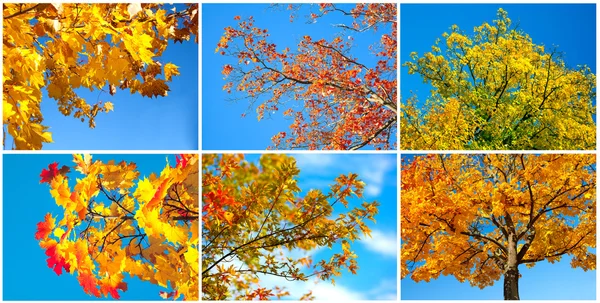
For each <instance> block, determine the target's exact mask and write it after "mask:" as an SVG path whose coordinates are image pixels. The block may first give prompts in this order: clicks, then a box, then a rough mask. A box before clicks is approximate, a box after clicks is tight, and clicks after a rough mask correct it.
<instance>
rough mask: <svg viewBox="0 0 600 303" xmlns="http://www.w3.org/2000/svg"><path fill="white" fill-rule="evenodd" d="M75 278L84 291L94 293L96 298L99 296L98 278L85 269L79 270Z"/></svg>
mask: <svg viewBox="0 0 600 303" xmlns="http://www.w3.org/2000/svg"><path fill="white" fill-rule="evenodd" d="M77 280H79V284H80V285H81V286H82V287H83V290H84V291H85V293H87V294H91V295H94V296H95V297H97V298H99V297H100V290H99V289H98V280H97V279H96V277H94V276H93V275H92V274H91V273H89V272H86V271H83V272H82V271H80V272H79V276H78V277H77Z"/></svg>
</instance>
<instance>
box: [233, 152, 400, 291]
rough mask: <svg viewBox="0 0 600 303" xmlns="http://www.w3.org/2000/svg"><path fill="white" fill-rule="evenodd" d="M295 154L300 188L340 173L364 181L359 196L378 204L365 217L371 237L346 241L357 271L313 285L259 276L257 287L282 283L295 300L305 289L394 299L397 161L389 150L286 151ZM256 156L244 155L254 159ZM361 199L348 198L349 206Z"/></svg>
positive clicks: (316, 256)
mask: <svg viewBox="0 0 600 303" xmlns="http://www.w3.org/2000/svg"><path fill="white" fill-rule="evenodd" d="M290 155H291V156H293V157H294V158H295V159H296V163H297V166H298V168H299V169H300V174H299V176H298V179H297V180H298V187H300V189H302V191H303V193H305V192H306V191H308V190H309V189H321V190H324V191H327V190H328V188H329V186H330V185H331V184H333V183H334V179H335V178H336V177H338V176H339V175H340V174H348V173H356V174H358V176H359V179H361V180H362V181H363V182H365V183H366V187H365V192H364V199H365V200H367V201H373V200H377V201H378V202H379V203H380V204H381V206H380V207H379V214H378V215H376V216H375V219H376V220H377V223H376V224H373V223H372V222H370V221H367V222H368V224H367V225H368V226H369V228H370V229H371V230H372V238H371V239H368V240H363V241H361V242H357V243H354V244H352V246H351V248H352V250H353V251H354V252H355V253H356V255H358V259H357V261H358V266H359V270H358V272H357V274H356V275H352V274H351V273H349V272H346V271H342V275H341V276H340V277H335V281H336V283H335V286H333V285H331V283H330V282H326V281H322V282H320V283H319V284H316V285H315V284H313V283H312V282H311V280H309V281H308V282H289V281H286V280H285V279H281V278H276V277H275V278H273V277H271V276H265V277H263V278H261V282H260V285H261V286H262V287H274V286H284V287H286V289H287V290H288V291H290V294H291V295H290V296H289V298H288V299H292V300H294V299H296V300H297V299H298V298H299V297H300V296H302V295H303V294H305V293H307V292H308V290H312V291H313V295H315V299H316V300H334V301H340V300H341V301H342V302H344V301H348V300H377V299H385V300H395V299H396V297H397V278H396V277H397V264H398V263H397V260H398V254H397V251H398V250H397V240H396V239H397V216H396V214H397V201H398V200H397V184H398V182H397V169H396V167H397V163H396V159H397V158H396V155H391V154H353V155H349V154H344V155H342V154H319V155H317V154H301V155H298V154H290ZM259 157H260V155H256V154H251V155H246V157H245V158H246V160H247V161H250V162H254V163H257V162H258V159H259ZM356 203H361V201H358V200H353V201H350V204H349V207H353V204H354V205H356ZM341 250H342V249H341V245H334V247H333V249H332V250H330V249H328V248H323V249H319V250H317V251H315V252H313V254H312V258H313V263H317V261H318V260H320V259H322V258H328V257H329V256H330V255H331V254H333V253H337V252H341Z"/></svg>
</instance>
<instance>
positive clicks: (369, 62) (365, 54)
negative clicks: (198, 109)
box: [202, 4, 381, 150]
mask: <svg viewBox="0 0 600 303" xmlns="http://www.w3.org/2000/svg"><path fill="white" fill-rule="evenodd" d="M354 6H355V5H341V4H340V5H339V7H340V8H345V9H349V8H352V7H354ZM283 8H285V5H284V7H282V8H281V9H280V10H278V11H272V10H269V4H203V5H202V145H203V146H202V147H203V149H204V150H264V149H266V148H267V147H268V146H271V145H272V141H271V137H272V136H274V135H275V134H277V133H278V132H280V131H285V132H288V133H289V125H290V124H292V120H290V119H289V118H290V117H283V111H284V110H285V109H287V107H280V108H279V112H277V113H275V114H274V115H271V117H270V118H268V117H267V115H266V114H265V119H262V120H261V121H260V122H259V121H258V120H257V117H256V107H257V106H258V105H259V103H257V104H255V106H254V107H253V108H250V109H249V102H247V101H244V100H240V101H238V102H232V101H227V100H228V99H231V98H232V97H233V95H231V94H227V93H226V92H225V91H223V90H222V87H223V85H225V84H226V83H227V81H225V80H224V79H223V74H221V70H222V67H223V65H225V64H232V65H234V64H235V63H236V62H237V60H238V59H236V58H232V57H226V56H222V55H220V54H218V53H215V48H216V47H217V43H218V42H219V40H220V39H221V36H222V35H223V33H224V32H225V31H224V29H225V28H226V27H227V26H233V27H236V26H237V22H238V21H235V20H233V18H234V16H240V17H241V18H242V20H244V19H245V18H247V17H249V16H253V17H254V20H255V26H256V27H259V28H266V29H268V30H269V34H270V35H271V36H270V37H269V38H270V40H269V41H270V42H272V43H275V44H276V45H277V50H278V51H281V50H283V49H284V48H285V47H289V48H290V50H292V51H294V50H296V49H297V45H298V42H299V41H300V39H301V38H302V37H303V36H304V35H309V36H311V37H313V40H317V39H320V38H324V39H327V40H331V39H333V38H334V37H335V36H336V34H337V33H340V29H339V28H335V27H333V26H331V25H332V24H339V23H344V24H350V23H351V22H352V18H351V17H348V16H346V17H344V16H341V15H340V14H336V13H330V14H328V15H326V16H325V17H323V18H319V19H317V22H316V23H313V24H307V22H306V21H307V19H306V18H305V16H306V15H308V14H309V13H310V12H311V11H318V10H317V8H316V7H312V8H311V7H310V5H305V6H302V8H301V10H300V11H298V12H297V17H296V18H295V20H294V22H293V23H290V20H289V16H290V12H291V11H288V10H285V9H283ZM377 34H379V35H377ZM350 35H352V37H353V38H354V43H355V48H354V49H353V52H352V53H353V54H354V55H355V56H356V57H357V58H358V59H359V60H360V62H361V63H363V64H365V65H366V66H375V64H376V62H377V61H376V57H375V56H372V55H371V54H370V52H369V50H368V47H369V45H371V44H373V43H374V42H376V41H379V38H380V37H381V33H379V32H378V33H373V32H372V31H368V32H365V33H362V34H358V33H355V32H352V33H351V34H350ZM240 96H241V95H240ZM294 104H297V103H294ZM243 113H247V115H246V117H244V118H242V114H243ZM365 149H366V148H365Z"/></svg>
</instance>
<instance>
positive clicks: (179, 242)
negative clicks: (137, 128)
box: [35, 155, 199, 300]
mask: <svg viewBox="0 0 600 303" xmlns="http://www.w3.org/2000/svg"><path fill="white" fill-rule="evenodd" d="M176 159H177V164H176V166H175V167H171V166H170V165H168V164H167V166H166V167H165V168H164V169H163V171H162V172H161V173H160V175H158V176H157V175H155V174H151V175H150V176H149V177H148V178H146V177H144V178H143V179H142V178H140V177H139V172H137V171H136V165H135V163H126V162H125V161H123V162H121V163H118V164H116V163H115V162H114V161H109V162H108V163H102V162H101V161H99V160H97V161H93V162H92V157H91V156H89V155H85V156H82V155H73V161H74V162H75V164H76V165H75V167H74V169H75V170H76V171H78V172H79V173H81V174H83V178H81V179H76V181H75V186H74V188H73V190H71V187H70V185H69V181H72V180H73V179H70V178H69V177H68V175H67V174H68V173H69V172H70V169H69V168H68V167H67V166H63V169H61V170H57V166H58V164H57V163H53V164H50V165H49V169H47V170H46V169H44V170H43V171H42V174H41V177H42V180H41V182H43V183H48V184H49V185H50V194H51V195H52V197H53V198H54V199H55V200H56V204H57V205H59V206H61V207H62V208H63V209H64V213H63V214H62V218H60V220H59V221H58V223H57V218H56V217H54V216H52V214H50V213H48V214H47V215H46V217H45V220H44V221H42V222H40V223H38V228H37V232H36V234H35V239H36V240H39V241H40V246H41V247H42V248H43V249H45V250H46V255H47V256H48V266H49V267H50V268H53V269H54V271H55V272H56V274H57V275H61V273H62V271H63V269H64V271H65V272H67V273H71V274H77V280H78V281H79V283H80V284H81V286H82V287H83V289H84V291H85V292H86V293H88V294H90V295H93V296H95V297H101V296H108V295H109V294H110V295H111V296H112V297H113V298H114V299H119V297H120V295H119V293H118V290H121V291H126V290H127V284H126V283H125V282H123V278H124V274H125V273H128V274H129V276H131V277H133V276H136V277H138V278H139V279H140V280H143V281H148V282H150V283H153V284H158V285H160V286H162V287H165V288H169V289H170V290H171V291H164V292H163V291H161V292H160V293H159V295H160V296H161V297H163V298H165V299H166V298H172V299H176V298H178V297H183V298H184V299H186V300H198V289H199V287H198V263H199V262H198V221H199V220H198V156H197V155H180V156H177V157H176ZM65 168H66V169H65Z"/></svg>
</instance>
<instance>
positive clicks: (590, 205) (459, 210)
mask: <svg viewBox="0 0 600 303" xmlns="http://www.w3.org/2000/svg"><path fill="white" fill-rule="evenodd" d="M595 179H596V172H595V155H580V154H568V155H560V154H545V155H515V154H511V155H447V156H445V155H428V156H418V157H415V158H414V159H413V160H412V161H407V162H404V163H403V167H402V189H401V190H402V193H401V194H402V199H401V208H402V213H401V226H402V248H401V253H402V260H403V261H402V269H401V274H402V278H405V277H407V276H408V275H410V276H411V278H412V279H413V280H415V281H421V280H424V281H429V280H430V279H436V278H438V277H439V276H440V274H443V275H453V276H455V277H456V278H457V279H458V280H459V281H461V282H464V281H469V282H470V283H471V285H473V286H479V287H481V288H483V287H485V286H489V285H492V284H493V283H494V281H496V280H498V279H499V278H500V277H501V276H502V275H503V274H505V273H506V272H507V270H508V269H509V267H511V266H512V267H514V268H515V269H516V268H517V266H518V265H519V264H525V265H526V266H528V267H533V266H534V265H535V263H536V262H539V261H542V260H547V261H549V262H551V263H553V262H555V261H558V260H560V258H561V257H562V256H563V255H571V256H572V259H571V265H572V266H573V267H574V268H575V267H580V268H582V269H584V270H588V269H595V268H596V256H595V254H594V253H593V252H592V249H593V248H595V247H596V181H595ZM511 262H512V264H511Z"/></svg>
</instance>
